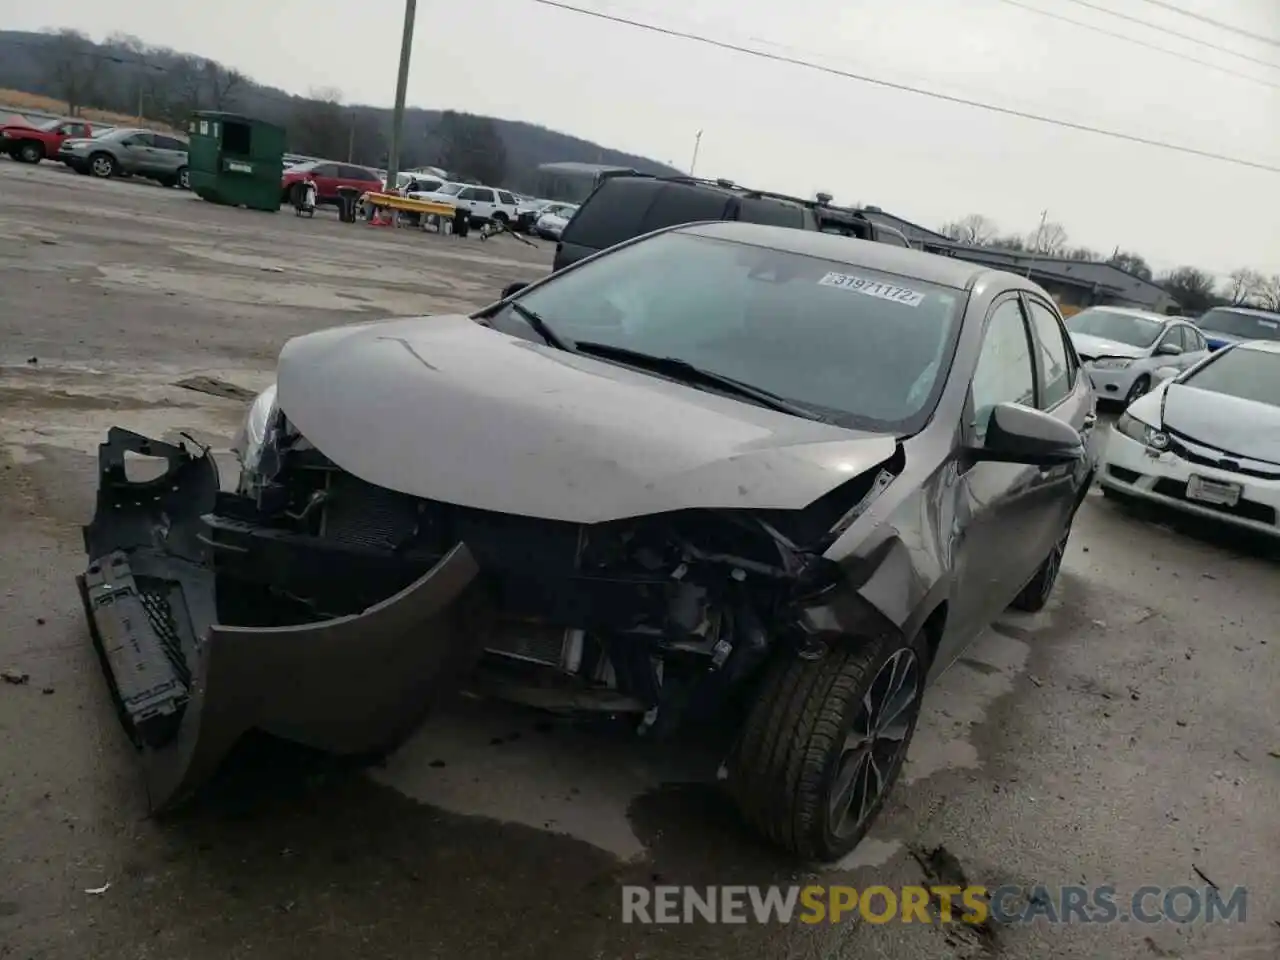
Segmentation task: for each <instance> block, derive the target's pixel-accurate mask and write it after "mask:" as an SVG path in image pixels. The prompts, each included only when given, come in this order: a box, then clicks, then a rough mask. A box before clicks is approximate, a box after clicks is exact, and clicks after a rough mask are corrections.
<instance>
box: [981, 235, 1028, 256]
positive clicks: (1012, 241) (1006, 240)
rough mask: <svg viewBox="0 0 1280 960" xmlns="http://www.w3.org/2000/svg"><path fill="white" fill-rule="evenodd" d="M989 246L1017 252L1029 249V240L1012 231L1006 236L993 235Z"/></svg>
mask: <svg viewBox="0 0 1280 960" xmlns="http://www.w3.org/2000/svg"><path fill="white" fill-rule="evenodd" d="M987 246H989V247H991V248H993V249H996V250H1012V251H1014V252H1015V253H1017V252H1021V251H1023V250H1026V249H1027V241H1026V239H1024V238H1023V237H1022V236H1021V235H1020V234H1017V233H1011V234H1009V235H1008V236H1006V237H992V238H991V242H990V243H988V244H987Z"/></svg>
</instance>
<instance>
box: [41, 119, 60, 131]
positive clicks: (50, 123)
mask: <svg viewBox="0 0 1280 960" xmlns="http://www.w3.org/2000/svg"><path fill="white" fill-rule="evenodd" d="M62 124H63V121H62V120H46V121H44V123H37V124H35V127H34V129H36V130H56V129H57V128H58V127H60V126H62Z"/></svg>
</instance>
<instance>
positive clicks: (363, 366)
mask: <svg viewBox="0 0 1280 960" xmlns="http://www.w3.org/2000/svg"><path fill="white" fill-rule="evenodd" d="M277 382H278V402H279V405H280V409H281V410H282V411H283V412H284V414H285V416H286V417H288V418H289V420H290V421H291V422H292V423H293V425H294V426H296V427H297V429H298V430H299V431H300V432H301V433H302V435H303V436H305V437H306V438H307V440H308V441H309V442H310V443H312V444H313V445H314V446H315V447H316V448H317V449H319V450H320V451H321V452H322V453H324V454H325V455H326V456H327V457H328V458H329V459H330V460H332V461H333V462H334V463H335V464H337V465H338V466H339V467H341V468H343V469H344V470H346V471H348V472H350V473H352V474H354V475H356V476H357V477H360V478H361V479H363V480H365V481H367V482H369V483H372V484H375V485H377V486H381V487H386V488H389V489H392V490H398V491H400V492H402V493H406V494H410V495H413V496H418V497H423V498H427V499H432V500H441V501H445V502H448V503H454V504H458V505H461V506H467V507H475V508H479V509H484V510H493V511H497V512H502V513H512V514H518V515H522V516H529V517H539V518H543V519H547V520H563V521H571V522H577V523H594V522H599V521H606V520H615V519H622V518H625V517H634V516H642V515H644V514H651V513H660V512H663V511H669V510H680V509H687V508H769V509H799V508H802V507H805V506H807V505H809V504H810V503H812V502H813V501H814V500H816V499H818V498H819V497H821V496H822V495H823V494H825V493H827V492H828V491H830V490H832V489H833V488H835V487H836V486H838V485H839V484H841V483H843V482H844V481H847V480H850V479H852V478H853V477H855V476H857V475H858V474H861V473H863V472H865V471H866V470H868V469H870V468H871V467H874V466H875V465H877V464H879V463H881V462H883V461H884V460H886V459H888V458H889V457H890V456H892V455H893V453H894V451H895V449H896V446H897V441H896V439H895V438H893V437H891V436H883V435H879V434H872V433H860V432H856V431H852V430H847V429H844V428H842V427H836V426H832V425H830V424H824V423H818V422H816V421H811V420H805V419H802V418H799V417H793V416H790V415H788V414H785V413H779V412H777V411H773V410H768V409H766V408H764V407H760V406H757V405H755V404H753V403H748V402H744V401H738V400H735V399H732V398H728V397H724V396H721V395H717V394H712V393H707V392H705V391H702V390H696V389H694V388H692V387H689V386H686V385H684V384H679V383H675V382H672V381H670V380H666V379H663V378H661V377H657V376H652V375H649V374H645V373H641V372H638V371H635V370H632V369H630V368H627V367H622V366H619V365H617V364H613V363H607V362H605V361H603V360H597V359H593V358H591V357H585V356H581V355H577V354H571V353H568V352H565V351H562V350H556V349H553V348H551V347H548V346H545V345H542V344H538V343H532V342H530V341H527V340H524V339H521V338H518V337H513V336H510V335H507V334H504V333H500V332H498V331H496V330H493V329H490V328H487V327H484V326H481V325H480V324H478V323H476V322H475V321H473V320H471V319H469V318H468V317H464V316H443V317H428V318H415V319H403V320H391V321H384V322H376V323H367V324H359V325H355V326H348V327H339V328H336V329H332V330H324V331H320V332H318V333H313V334H308V335H306V336H302V337H298V338H296V339H294V340H290V341H289V342H288V343H286V344H285V346H284V349H283V350H282V351H281V354H280V364H279V372H278V380H277Z"/></svg>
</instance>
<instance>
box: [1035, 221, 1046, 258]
mask: <svg viewBox="0 0 1280 960" xmlns="http://www.w3.org/2000/svg"><path fill="white" fill-rule="evenodd" d="M1048 219H1049V211H1048V210H1041V211H1040V226H1039V228H1037V230H1036V242H1035V248H1036V249H1035V252H1036V253H1044V225H1045V221H1046V220H1048Z"/></svg>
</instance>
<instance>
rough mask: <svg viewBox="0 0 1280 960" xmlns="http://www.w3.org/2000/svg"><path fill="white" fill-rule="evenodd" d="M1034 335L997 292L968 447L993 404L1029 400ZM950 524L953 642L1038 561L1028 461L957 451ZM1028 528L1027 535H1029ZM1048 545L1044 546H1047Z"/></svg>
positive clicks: (966, 428) (1034, 473) (972, 398)
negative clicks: (993, 460)
mask: <svg viewBox="0 0 1280 960" xmlns="http://www.w3.org/2000/svg"><path fill="white" fill-rule="evenodd" d="M1034 345H1035V341H1034V340H1033V339H1032V335H1031V329H1030V326H1029V324H1028V322H1027V318H1026V316H1025V314H1024V312H1023V307H1022V301H1021V299H1020V297H1019V296H1018V294H1017V293H1014V292H1011V293H1007V294H1005V295H1003V296H1001V297H999V298H998V299H997V300H996V301H995V302H994V303H993V304H992V306H991V309H990V310H989V311H988V313H987V316H986V318H985V321H984V331H983V338H982V347H981V349H980V351H979V354H978V360H977V363H976V364H975V366H974V369H973V372H972V375H971V378H970V382H969V399H968V403H967V406H966V416H965V421H966V422H965V423H964V424H963V426H962V432H963V434H964V443H965V446H967V447H977V446H980V445H981V444H982V442H983V440H984V439H985V437H986V430H987V423H988V421H989V420H990V417H991V410H992V408H993V407H995V406H996V405H997V404H1000V403H1020V404H1023V405H1024V406H1028V407H1034V406H1035V405H1036V367H1035V361H1034V359H1033V353H1032V351H1033V349H1034ZM956 470H957V476H956V508H955V514H954V516H955V521H954V526H953V529H952V570H953V576H952V582H951V596H950V604H949V608H950V611H951V612H950V615H949V617H948V619H949V620H950V619H952V618H954V621H953V623H954V630H952V629H948V631H947V634H948V640H947V645H948V646H950V647H953V649H950V650H946V651H940V653H939V656H940V658H942V657H945V658H946V659H947V660H950V659H952V658H954V657H955V656H956V655H957V653H958V649H954V647H958V646H959V645H963V644H964V643H967V642H968V641H969V640H970V639H971V638H972V637H973V635H974V634H975V633H976V632H977V631H978V630H981V629H982V628H983V627H985V626H986V625H987V624H988V623H990V622H991V621H992V620H993V619H995V617H997V616H998V615H999V614H1000V612H1001V611H1002V610H1004V608H1005V607H1007V606H1008V605H1009V602H1010V601H1011V600H1012V599H1013V598H1014V597H1015V596H1016V595H1017V593H1018V591H1019V590H1020V589H1021V588H1022V585H1023V583H1024V582H1025V581H1026V579H1027V577H1026V576H1024V573H1025V571H1026V570H1027V569H1028V567H1032V568H1034V565H1035V564H1036V563H1039V560H1040V550H1041V546H1042V543H1041V541H1042V539H1043V533H1042V532H1034V531H1042V530H1043V528H1044V527H1045V522H1044V519H1043V516H1042V514H1043V511H1044V503H1043V500H1042V498H1041V496H1040V494H1041V491H1040V490H1039V489H1038V487H1037V484H1038V481H1039V471H1038V470H1037V469H1036V468H1035V467H1028V466H1023V465H1021V464H1016V463H990V462H985V461H974V460H973V459H972V458H965V457H963V456H962V457H961V459H960V460H959V462H958V463H957V468H956ZM1028 534H1031V535H1028ZM1046 552H1047V551H1046Z"/></svg>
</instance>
